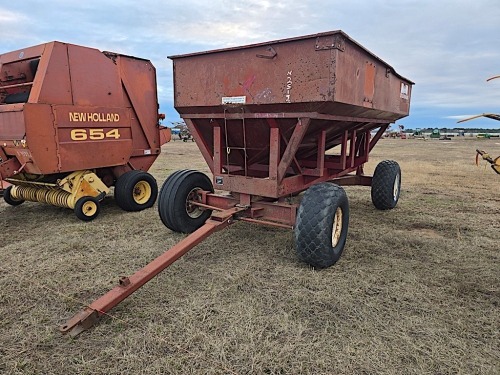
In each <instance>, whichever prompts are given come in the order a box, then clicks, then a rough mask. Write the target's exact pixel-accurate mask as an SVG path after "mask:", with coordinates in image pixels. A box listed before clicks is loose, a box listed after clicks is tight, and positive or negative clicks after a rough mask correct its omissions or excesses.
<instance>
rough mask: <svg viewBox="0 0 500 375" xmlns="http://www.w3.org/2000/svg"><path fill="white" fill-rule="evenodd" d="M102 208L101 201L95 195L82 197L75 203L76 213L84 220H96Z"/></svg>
mask: <svg viewBox="0 0 500 375" xmlns="http://www.w3.org/2000/svg"><path fill="white" fill-rule="evenodd" d="M100 210H101V207H100V204H99V201H98V200H97V198H94V197H81V198H80V199H78V200H77V201H76V204H75V215H76V217H77V218H79V219H80V220H83V221H91V220H94V219H95V218H96V217H97V215H99V212H100Z"/></svg>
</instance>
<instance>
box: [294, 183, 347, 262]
mask: <svg viewBox="0 0 500 375" xmlns="http://www.w3.org/2000/svg"><path fill="white" fill-rule="evenodd" d="M348 227H349V201H348V199H347V194H346V193H345V191H344V189H343V188H342V187H340V186H338V185H335V184H333V183H330V182H325V183H320V184H317V185H313V186H311V187H310V188H309V189H307V190H306V192H305V193H304V196H303V198H302V201H301V203H300V205H299V209H298V210H297V220H296V222H295V229H294V237H295V248H296V251H297V255H298V257H299V259H300V260H301V261H303V262H305V263H307V264H309V265H311V266H312V267H314V268H326V267H330V266H332V265H333V264H335V263H336V262H337V261H338V260H339V258H340V256H341V255H342V252H343V250H344V246H345V243H346V239H347V231H348Z"/></svg>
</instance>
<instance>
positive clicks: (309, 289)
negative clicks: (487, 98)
mask: <svg viewBox="0 0 500 375" xmlns="http://www.w3.org/2000/svg"><path fill="white" fill-rule="evenodd" d="M476 148H483V149H485V150H487V151H489V152H490V153H491V154H492V155H494V156H498V155H500V143H499V141H498V140H493V139H492V140H476V139H461V140H458V139H455V140H453V141H449V142H445V141H438V140H428V141H421V140H399V139H395V140H388V139H385V140H381V141H380V142H379V145H377V147H376V148H375V149H374V152H373V154H372V158H371V160H370V162H369V163H368V164H367V166H366V171H367V172H368V173H371V172H372V171H373V170H374V169H375V166H376V164H377V163H378V162H379V161H381V160H383V159H394V160H396V161H398V162H399V163H400V165H401V169H402V174H403V179H402V181H403V182H402V195H401V199H400V202H399V204H398V206H397V207H396V208H395V209H394V210H392V211H387V212H386V211H384V212H381V211H377V210H376V209H375V208H374V207H373V205H372V204H371V200H370V190H369V188H366V187H347V188H346V191H347V194H348V196H349V201H350V211H351V216H350V227H349V235H348V239H347V245H346V248H345V251H344V254H343V256H342V258H341V259H340V261H339V262H338V263H337V264H336V265H335V266H334V267H331V268H329V269H325V270H321V271H315V270H312V269H311V268H309V267H308V266H306V265H304V264H302V263H300V262H299V261H298V260H297V258H296V256H295V250H294V244H293V236H292V232H291V231H287V230H282V229H274V228H266V227H258V226H254V225H251V224H247V223H237V224H235V225H233V226H231V227H229V228H227V229H225V230H224V231H221V232H218V233H216V234H215V235H213V236H212V237H210V238H209V239H208V240H207V241H205V242H203V243H202V244H200V245H198V246H197V247H196V248H195V249H193V250H192V251H191V252H189V253H188V254H187V255H186V256H185V257H184V258H182V259H180V260H179V261H178V262H177V263H175V264H174V265H173V266H171V267H170V268H168V269H167V270H166V271H164V272H163V273H161V274H160V275H159V276H158V277H157V278H155V279H153V280H152V281H151V282H150V283H149V284H147V285H146V286H145V287H143V288H142V289H140V290H139V291H138V292H136V293H135V294H134V295H132V296H131V297H130V298H128V299H127V300H126V301H124V302H123V303H122V304H121V305H119V306H118V307H117V308H115V309H113V310H112V311H111V316H110V317H106V318H104V319H102V320H101V322H100V323H99V324H98V325H97V326H95V327H94V328H92V329H91V330H89V331H86V332H84V333H83V334H81V335H80V336H78V337H76V338H70V337H69V336H62V335H60V334H59V332H58V330H57V326H58V325H59V324H61V323H63V322H64V321H65V320H66V319H67V318H69V317H71V316H73V315H74V314H75V313H76V312H77V311H79V310H80V309H81V308H82V307H83V306H84V304H85V303H90V302H91V301H92V300H94V299H95V298H96V297H99V296H100V295H102V294H103V293H105V292H107V291H108V290H109V289H110V288H112V287H113V286H114V285H115V284H116V282H117V279H118V277H119V276H122V275H129V274H131V273H133V272H134V271H135V270H136V269H138V268H140V267H142V266H143V265H145V264H147V263H148V262H149V261H150V260H152V259H153V258H155V257H156V256H157V255H159V254H161V253H162V252H163V251H165V250H166V249H168V248H169V247H170V246H172V245H174V244H175V243H177V242H178V241H179V240H181V239H182V238H183V237H184V235H182V234H177V233H173V232H171V231H169V230H168V229H167V228H165V227H164V226H163V224H162V223H161V221H160V219H159V217H158V213H157V209H156V207H155V208H153V209H150V210H146V211H142V212H137V213H128V212H124V211H121V210H120V209H119V208H118V207H117V206H116V204H115V202H114V201H113V199H112V198H106V200H105V201H104V203H103V207H102V210H101V214H100V216H99V217H98V218H97V219H96V220H95V221H93V222H89V223H83V222H80V221H79V220H78V219H76V217H75V216H74V214H73V213H72V211H71V210H68V209H62V208H57V207H51V206H47V205H43V204H36V203H30V202H26V203H25V204H23V205H21V206H19V207H10V206H7V204H5V203H4V202H3V199H2V201H1V202H0V228H1V229H0V239H1V240H0V373H4V374H499V373H500V331H499V330H500V306H499V303H500V290H499V285H500V176H498V175H496V174H495V173H494V172H493V171H492V170H491V169H490V168H489V167H487V168H486V169H485V168H484V165H483V167H481V168H477V167H476V166H475V165H474V162H473V159H474V153H475V149H476ZM163 150H164V153H162V155H161V157H160V158H159V159H158V160H157V162H156V163H155V165H154V167H153V169H152V173H153V174H154V176H155V177H156V178H157V180H158V182H159V184H160V185H161V184H162V183H163V181H164V180H165V178H166V177H167V176H168V175H169V174H170V173H172V172H173V171H175V170H177V169H183V168H193V169H200V170H202V171H205V172H207V171H208V170H207V167H206V165H205V164H204V161H203V158H202V157H201V155H200V153H199V152H198V149H197V147H196V145H195V144H194V143H190V142H188V143H183V142H179V141H177V142H171V143H170V144H167V145H165V146H164V147H163Z"/></svg>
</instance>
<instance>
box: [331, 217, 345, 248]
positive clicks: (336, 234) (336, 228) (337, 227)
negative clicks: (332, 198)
mask: <svg viewBox="0 0 500 375" xmlns="http://www.w3.org/2000/svg"><path fill="white" fill-rule="evenodd" d="M342 215H343V214H342V209H341V208H340V207H337V210H336V211H335V216H334V217H333V225H332V247H335V246H337V244H338V243H339V241H340V236H341V235H342Z"/></svg>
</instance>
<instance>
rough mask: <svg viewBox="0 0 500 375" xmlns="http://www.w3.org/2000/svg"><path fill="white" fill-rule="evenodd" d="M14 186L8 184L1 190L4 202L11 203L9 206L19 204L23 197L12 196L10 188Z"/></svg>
mask: <svg viewBox="0 0 500 375" xmlns="http://www.w3.org/2000/svg"><path fill="white" fill-rule="evenodd" d="M13 187H14V186H13V185H10V186H8V187H7V189H5V190H4V192H3V200H4V201H5V203H7V204H9V205H11V206H19V205H20V204H21V203H23V202H24V200H23V199H15V198H13V197H12V188H13Z"/></svg>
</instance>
